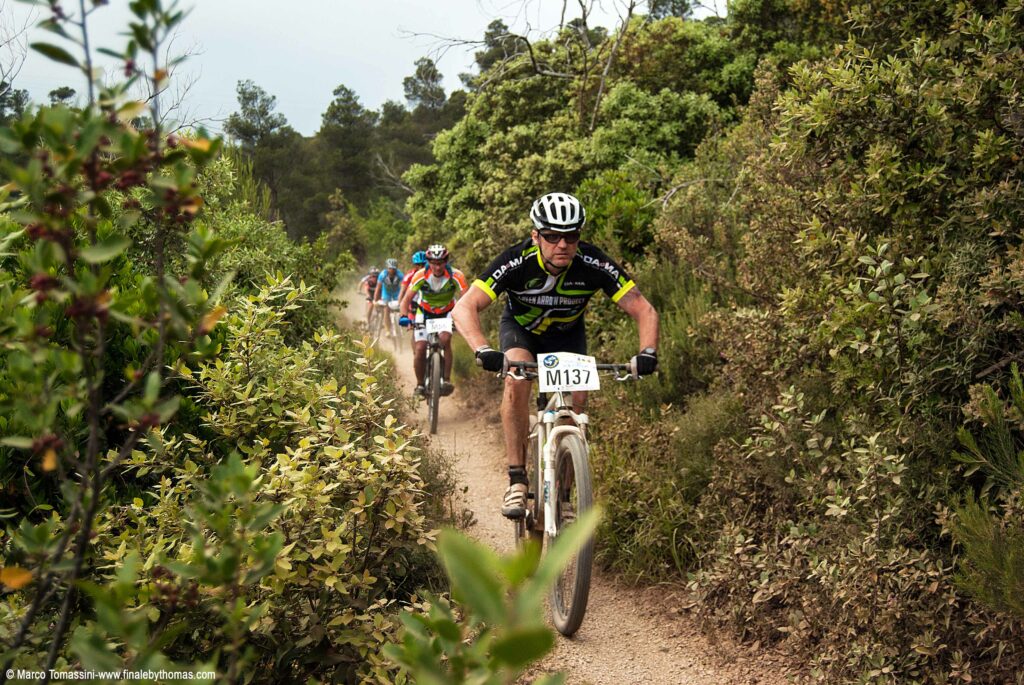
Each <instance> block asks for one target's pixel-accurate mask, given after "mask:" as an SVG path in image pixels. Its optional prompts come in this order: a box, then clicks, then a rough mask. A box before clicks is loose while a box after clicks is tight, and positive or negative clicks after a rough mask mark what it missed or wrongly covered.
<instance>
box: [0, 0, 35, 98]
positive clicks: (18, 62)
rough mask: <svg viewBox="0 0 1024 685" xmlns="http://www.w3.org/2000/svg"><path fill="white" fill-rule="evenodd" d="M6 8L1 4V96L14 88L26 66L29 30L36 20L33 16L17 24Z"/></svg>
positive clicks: (4, 4)
mask: <svg viewBox="0 0 1024 685" xmlns="http://www.w3.org/2000/svg"><path fill="white" fill-rule="evenodd" d="M5 8H6V3H3V2H0V95H4V94H6V93H7V92H8V91H9V90H11V89H12V88H13V87H14V85H13V84H14V79H15V78H16V77H17V76H18V74H19V73H20V72H21V68H22V66H24V64H25V57H26V56H27V55H28V30H29V27H30V26H32V24H33V23H35V19H36V15H35V14H32V15H30V16H29V17H28V18H27V19H25V20H24V22H22V23H20V24H18V23H15V22H14V21H13V19H12V17H10V16H9V14H8V13H7V12H5Z"/></svg>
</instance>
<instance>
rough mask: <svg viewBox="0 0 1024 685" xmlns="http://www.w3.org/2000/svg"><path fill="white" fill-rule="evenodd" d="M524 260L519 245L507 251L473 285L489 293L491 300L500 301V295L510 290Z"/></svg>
mask: <svg viewBox="0 0 1024 685" xmlns="http://www.w3.org/2000/svg"><path fill="white" fill-rule="evenodd" d="M524 259H525V257H524V256H523V252H522V250H521V249H519V246H518V245H516V246H514V247H511V248H509V249H507V250H505V251H504V252H502V253H501V254H500V255H498V256H497V258H495V260H494V261H493V262H491V263H490V265H489V266H488V267H487V268H486V269H485V270H484V272H483V273H482V274H480V277H479V278H477V279H476V280H475V281H473V285H475V286H476V287H478V288H480V290H483V291H484V292H485V293H487V296H488V297H490V298H491V300H496V299H498V295H500V294H502V293H503V292H505V291H506V290H508V288H509V285H510V283H511V282H512V278H513V273H514V271H515V269H516V267H518V266H521V265H522V263H523V260H524Z"/></svg>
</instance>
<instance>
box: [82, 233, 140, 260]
mask: <svg viewBox="0 0 1024 685" xmlns="http://www.w3.org/2000/svg"><path fill="white" fill-rule="evenodd" d="M131 244H132V241H131V240H129V239H128V238H125V237H123V236H109V237H107V238H104V239H103V240H101V241H100V242H98V243H96V244H95V245H90V246H89V247H87V248H85V249H84V250H82V252H81V255H82V259H84V260H85V261H87V262H89V263H90V264H101V263H103V262H108V261H110V260H111V259H113V258H114V257H116V256H118V255H119V254H121V253H122V252H124V251H125V250H127V249H128V246H129V245H131Z"/></svg>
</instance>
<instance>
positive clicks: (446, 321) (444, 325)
mask: <svg viewBox="0 0 1024 685" xmlns="http://www.w3.org/2000/svg"><path fill="white" fill-rule="evenodd" d="M423 323H424V324H426V331H427V333H451V332H452V318H451V317H450V316H445V317H442V318H440V319H427V320H426V321H424V322H423Z"/></svg>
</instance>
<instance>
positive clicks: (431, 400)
mask: <svg viewBox="0 0 1024 685" xmlns="http://www.w3.org/2000/svg"><path fill="white" fill-rule="evenodd" d="M442 364H443V361H442V359H441V355H440V354H439V353H438V352H436V351H435V352H431V353H430V357H428V358H427V383H429V385H427V423H429V424H430V432H431V433H432V434H433V433H437V415H438V409H439V407H440V404H441V366H442Z"/></svg>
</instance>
